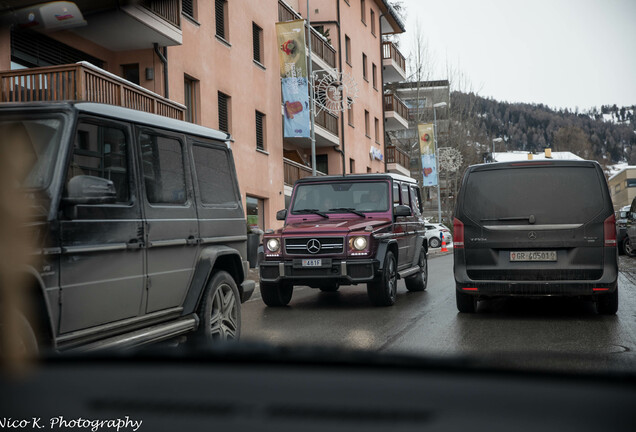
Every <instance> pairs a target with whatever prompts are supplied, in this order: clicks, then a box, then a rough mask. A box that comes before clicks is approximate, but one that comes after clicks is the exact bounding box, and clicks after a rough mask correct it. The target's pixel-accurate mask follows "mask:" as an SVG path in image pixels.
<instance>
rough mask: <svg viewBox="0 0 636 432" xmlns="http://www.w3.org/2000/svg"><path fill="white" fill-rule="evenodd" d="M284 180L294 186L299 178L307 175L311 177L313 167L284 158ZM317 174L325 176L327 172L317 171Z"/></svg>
mask: <svg viewBox="0 0 636 432" xmlns="http://www.w3.org/2000/svg"><path fill="white" fill-rule="evenodd" d="M283 171H284V181H285V184H286V185H289V186H293V185H294V183H296V181H297V180H299V179H301V178H305V177H311V168H310V167H307V166H305V165H301V164H299V163H297V162H294V161H293V160H290V159H286V158H283ZM316 175H319V176H324V175H325V174H324V173H322V172H320V171H316Z"/></svg>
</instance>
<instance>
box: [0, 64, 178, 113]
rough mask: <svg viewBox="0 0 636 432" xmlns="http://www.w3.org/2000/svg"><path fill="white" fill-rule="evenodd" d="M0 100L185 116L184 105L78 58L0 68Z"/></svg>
mask: <svg viewBox="0 0 636 432" xmlns="http://www.w3.org/2000/svg"><path fill="white" fill-rule="evenodd" d="M0 91H1V92H2V94H1V97H0V101H2V102H31V101H63V100H73V101H84V102H98V103H105V104H110V105H118V106H122V107H126V108H132V109H135V110H139V111H145V112H149V113H154V114H159V115H162V116H165V117H170V118H174V119H178V120H183V119H184V114H185V106H183V105H181V104H178V103H176V102H174V101H171V100H169V99H166V98H163V97H161V96H159V95H158V94H156V93H153V92H151V91H150V90H146V89H145V88H143V87H140V86H137V85H135V84H133V83H131V82H128V81H126V80H124V79H123V78H120V77H118V76H116V75H113V74H111V73H109V72H107V71H105V70H103V69H100V68H98V67H96V66H93V65H92V64H90V63H86V62H79V63H75V64H69V65H62V66H47V67H39V68H31V69H19V70H11V71H4V72H0Z"/></svg>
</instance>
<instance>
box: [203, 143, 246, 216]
mask: <svg viewBox="0 0 636 432" xmlns="http://www.w3.org/2000/svg"><path fill="white" fill-rule="evenodd" d="M192 153H193V156H194V169H195V172H196V177H197V182H198V184H199V196H200V198H201V203H202V204H205V205H215V206H220V207H232V208H234V207H236V201H237V198H236V191H235V190H234V181H233V179H234V176H233V175H232V171H231V169H230V158H229V156H230V155H229V153H228V152H227V151H225V150H222V149H218V148H214V147H208V146H202V145H196V144H195V145H193V146H192Z"/></svg>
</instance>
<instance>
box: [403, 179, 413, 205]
mask: <svg viewBox="0 0 636 432" xmlns="http://www.w3.org/2000/svg"><path fill="white" fill-rule="evenodd" d="M402 205H407V206H409V207H411V202H410V200H409V186H408V185H405V184H403V185H402Z"/></svg>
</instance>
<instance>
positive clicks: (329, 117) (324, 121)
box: [315, 110, 338, 136]
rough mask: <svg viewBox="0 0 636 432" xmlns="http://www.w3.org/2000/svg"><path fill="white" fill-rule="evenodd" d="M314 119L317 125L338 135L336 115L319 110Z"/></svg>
mask: <svg viewBox="0 0 636 432" xmlns="http://www.w3.org/2000/svg"><path fill="white" fill-rule="evenodd" d="M315 120H316V124H317V125H319V126H322V127H323V128H325V129H327V130H328V131H329V132H331V133H332V134H334V135H335V136H338V116H335V115H333V114H331V113H328V112H327V111H325V110H321V111H320V112H319V113H317V114H316V117H315Z"/></svg>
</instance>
